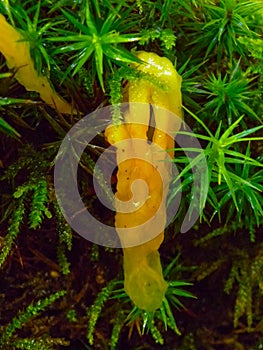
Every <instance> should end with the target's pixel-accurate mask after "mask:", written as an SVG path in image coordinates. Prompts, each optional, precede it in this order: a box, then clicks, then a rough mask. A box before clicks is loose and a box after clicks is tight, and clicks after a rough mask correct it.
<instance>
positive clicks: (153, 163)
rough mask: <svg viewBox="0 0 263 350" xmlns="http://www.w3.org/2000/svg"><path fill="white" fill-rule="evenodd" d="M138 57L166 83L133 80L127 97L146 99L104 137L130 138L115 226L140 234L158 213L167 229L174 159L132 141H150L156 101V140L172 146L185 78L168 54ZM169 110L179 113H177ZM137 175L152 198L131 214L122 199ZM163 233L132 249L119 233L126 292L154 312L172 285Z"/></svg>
mask: <svg viewBox="0 0 263 350" xmlns="http://www.w3.org/2000/svg"><path fill="white" fill-rule="evenodd" d="M138 57H139V58H140V59H141V60H142V61H144V63H143V64H140V65H137V68H138V69H139V70H140V71H142V72H146V73H149V74H152V75H153V77H154V79H156V78H157V79H158V81H159V82H160V83H161V84H162V85H163V86H165V87H166V88H165V89H162V88H161V87H158V86H156V84H154V83H152V82H150V81H149V80H146V79H143V78H138V79H135V80H133V81H131V82H129V83H128V86H127V91H126V98H127V100H128V102H141V103H143V104H131V105H129V111H128V112H126V114H125V115H124V121H125V122H127V123H129V124H128V125H127V124H124V125H110V126H109V127H108V128H107V129H106V131H105V136H106V138H107V140H108V141H109V142H110V143H111V144H115V143H116V142H118V141H121V140H127V142H126V144H127V147H125V149H123V148H120V147H118V146H117V147H116V148H117V150H116V151H117V164H118V173H117V188H116V194H115V197H116V216H115V227H116V231H117V232H118V229H120V228H131V227H132V228H134V231H133V232H134V233H135V234H138V237H140V234H142V233H140V232H139V231H138V232H136V226H137V225H141V224H144V223H146V222H147V220H149V219H150V218H151V217H152V216H154V215H155V216H157V215H158V217H157V220H158V222H160V224H161V225H162V227H163V228H164V227H165V222H166V205H165V198H166V195H167V192H168V187H169V180H170V173H171V163H169V162H160V160H164V159H165V157H166V155H165V152H158V154H157V153H156V152H154V151H152V152H151V154H150V155H149V162H146V161H144V160H142V159H138V157H137V158H136V156H138V155H140V154H141V153H142V149H141V147H140V149H139V147H138V144H136V142H133V139H135V138H137V139H142V140H147V131H148V125H149V120H150V104H151V105H152V108H153V113H154V117H155V129H154V132H153V136H152V142H153V143H155V144H157V145H158V146H160V147H161V148H162V149H164V150H167V149H171V148H173V146H174V140H173V138H171V137H170V136H168V135H167V134H166V133H165V132H164V131H166V130H167V131H168V130H170V131H173V132H176V131H178V130H179V128H180V125H181V122H180V118H181V105H182V101H181V80H182V78H181V77H180V75H179V74H178V73H177V72H176V70H175V68H174V67H173V65H172V63H171V62H170V61H169V60H168V59H167V58H164V57H160V56H158V55H156V54H154V53H149V52H139V53H138ZM160 107H161V108H162V109H160ZM170 112H173V113H174V114H175V115H176V116H177V117H179V118H172V117H171V113H170ZM164 114H166V115H164ZM138 123H143V124H144V125H142V124H138ZM162 130H164V131H162ZM125 152H126V153H128V155H129V158H130V159H126V160H125V154H124V153H125ZM169 154H170V156H173V152H172V151H169ZM157 168H158V169H157ZM160 174H162V176H160ZM165 174H166V175H165ZM167 174H168V175H167ZM136 179H141V180H144V181H145V182H146V183H147V185H148V197H147V199H146V201H145V203H144V204H143V205H142V206H140V205H139V204H140V203H134V207H135V208H134V209H135V210H134V211H133V212H132V213H123V212H121V210H120V209H121V208H122V205H121V204H120V202H119V201H123V202H125V201H128V200H131V199H132V192H131V185H132V183H133V182H134V181H135V180H136ZM163 197H164V198H163ZM118 200H119V201H118ZM121 203H122V202H121ZM137 206H138V209H137V210H136V207H137ZM118 209H119V211H118ZM158 209H159V211H158V212H157V210H158ZM146 229H149V230H151V226H150V224H149V227H147V225H146ZM163 238H164V232H161V233H160V234H159V235H158V236H156V237H155V238H154V239H152V240H150V241H147V242H146V243H143V244H141V245H138V246H132V247H128V248H127V246H129V244H127V243H129V242H127V241H125V238H124V237H123V236H121V235H120V239H121V243H122V246H123V247H124V248H123V254H124V288H125V291H126V292H127V294H128V295H129V296H130V298H131V300H132V301H133V302H134V304H135V305H136V306H138V307H139V308H141V309H144V310H146V311H154V310H156V309H157V308H159V307H160V306H161V303H162V300H163V297H164V295H165V292H166V289H167V283H166V281H165V280H164V278H163V274H162V267H161V262H160V255H159V252H158V249H159V247H160V245H161V243H162V241H163Z"/></svg>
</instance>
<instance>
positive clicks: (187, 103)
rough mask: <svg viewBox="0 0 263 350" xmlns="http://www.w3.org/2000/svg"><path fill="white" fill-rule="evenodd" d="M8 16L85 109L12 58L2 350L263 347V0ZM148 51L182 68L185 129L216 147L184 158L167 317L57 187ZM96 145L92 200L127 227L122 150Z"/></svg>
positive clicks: (46, 8) (171, 236)
mask: <svg viewBox="0 0 263 350" xmlns="http://www.w3.org/2000/svg"><path fill="white" fill-rule="evenodd" d="M0 14H2V15H4V17H5V18H6V19H7V21H8V22H9V23H10V24H11V25H12V26H13V27H15V28H16V29H17V30H18V31H19V32H20V33H21V34H22V35H23V38H24V41H25V42H27V43H29V45H30V55H31V58H32V60H33V62H34V66H35V69H36V71H37V72H38V74H42V75H44V76H46V77H47V78H48V80H49V82H50V84H51V86H53V87H54V89H55V90H56V91H57V92H58V93H59V95H60V96H61V97H63V98H64V99H65V100H67V101H68V102H69V103H70V104H72V106H73V109H72V110H73V111H74V113H73V114H72V115H66V114H61V113H59V112H58V111H56V110H55V109H53V108H51V107H50V106H48V105H47V104H45V102H43V101H42V100H41V99H40V97H39V96H38V94H37V93H35V92H34V91H26V90H25V89H24V87H23V86H22V85H20V84H19V83H18V82H17V80H16V78H15V75H16V73H17V71H16V70H14V69H8V67H7V65H6V60H5V57H4V56H3V55H1V53H0V112H1V115H0V136H1V142H0V149H1V152H0V197H1V203H0V213H1V221H0V232H1V233H0V278H1V287H0V305H1V310H2V312H1V316H0V320H1V326H0V349H43V350H46V349H50V350H51V349H53V350H55V349H78V350H82V349H83V350H84V349H111V350H115V349H116V350H118V349H123V348H125V349H133V350H134V349H171V348H176V349H178V350H203V349H206V350H219V349H220V350H233V349H234V350H259V349H261V348H262V346H263V322H262V315H263V308H262V303H261V300H262V293H263V274H262V271H263V238H262V234H263V232H262V225H263V209H262V208H263V162H262V160H263V156H262V152H263V137H262V132H263V130H262V129H263V102H262V101H263V37H262V34H263V29H262V23H263V2H262V0H251V1H245V0H202V1H201V0H200V1H195V0H185V1H179V0H167V1H165V0H155V1H153V0H137V1H130V0H122V1H115V0H106V1H102V0H92V1H85V0H79V1H68V0H58V1H56V2H54V1H49V0H42V1H38V2H36V1H33V0H19V1H14V0H3V1H1V2H0ZM0 30H1V29H0ZM139 50H144V51H152V52H155V53H157V54H158V55H160V56H166V57H168V58H169V59H170V60H171V61H172V62H173V64H175V66H176V69H177V71H178V72H179V74H180V75H181V76H182V78H183V81H182V95H183V110H184V119H185V121H186V123H187V124H188V125H189V126H190V127H191V128H192V130H193V131H194V133H195V135H196V138H197V139H198V140H199V142H200V143H201V145H202V148H203V153H202V154H201V153H200V150H198V149H196V148H194V147H191V143H190V141H189V147H185V149H183V150H182V149H180V148H178V147H177V146H176V148H175V158H174V163H175V164H176V166H177V168H178V169H179V175H178V176H177V177H175V178H174V179H173V181H172V184H171V189H172V193H171V196H170V198H169V202H170V201H172V200H174V199H176V196H177V193H178V191H179V190H181V191H182V199H181V203H180V208H179V211H178V213H177V215H176V217H175V219H174V221H173V223H171V225H170V226H169V227H168V228H167V230H166V232H165V241H164V243H163V244H162V246H161V249H160V254H161V258H162V265H163V267H164V275H165V278H166V280H167V281H168V285H169V287H168V289H167V293H166V296H165V298H164V300H163V303H162V306H161V308H160V309H158V310H156V311H155V312H152V313H149V312H145V311H144V310H140V309H138V308H136V307H134V305H133V304H132V302H131V301H130V299H129V297H128V296H127V294H126V293H125V291H124V289H123V275H122V253H121V251H120V250H117V249H116V250H113V249H109V248H105V247H98V246H96V245H94V244H92V243H91V242H88V241H86V240H85V239H84V238H82V237H80V236H78V235H77V234H76V233H74V232H72V230H71V228H70V227H69V226H68V224H67V222H66V221H65V219H64V217H63V215H62V213H61V211H60V208H59V205H58V203H57V201H56V196H55V191H54V185H53V169H54V162H55V157H56V155H57V152H58V149H59V146H60V143H61V141H62V140H63V138H64V137H65V135H66V133H67V132H68V131H69V130H70V128H71V127H72V126H73V125H74V124H75V123H76V122H77V121H78V120H79V119H81V118H82V116H83V115H86V114H87V113H90V112H92V111H94V110H95V109H97V108H99V107H102V106H105V105H109V104H114V105H117V106H118V104H119V103H120V102H122V98H123V88H125V85H126V83H127V81H130V80H133V79H135V78H138V77H140V75H142V74H143V73H140V72H138V71H137V70H136V69H135V68H134V67H133V66H132V63H134V62H137V61H138V59H137V58H136V55H135V52H136V51H139ZM17 69H18V70H19V67H18V68H17ZM144 78H146V79H150V80H151V81H152V82H153V83H154V84H159V82H158V80H157V79H156V80H154V79H153V78H152V77H151V76H147V75H146V74H145V75H144ZM180 134H181V135H185V137H188V136H189V133H188V132H187V131H185V130H183V129H182V130H181V131H180ZM190 139H191V137H189V140H190ZM93 141H94V142H93ZM93 141H92V142H93V144H92V145H90V146H88V147H87V148H86V150H85V152H84V154H83V155H82V158H81V162H80V167H79V189H80V193H81V196H82V199H83V202H85V204H86V206H87V208H88V209H89V210H90V211H91V212H92V213H94V215H95V216H96V217H98V218H100V219H101V220H103V222H105V223H108V224H112V223H113V220H114V218H113V215H112V213H108V212H105V215H104V214H103V215H102V214H101V213H102V210H101V207H100V205H99V203H98V199H97V197H96V196H95V194H94V189H93V184H92V176H91V175H92V171H93V168H94V164H95V162H96V159H97V157H98V156H99V155H100V154H101V152H102V151H103V149H104V148H105V147H107V144H106V142H105V140H104V138H103V135H98V136H97V138H96V139H94V140H93ZM185 152H190V153H194V154H195V155H196V157H195V158H193V159H192V160H191V161H189V159H188V158H187V156H186V153H185ZM203 156H205V158H206V161H207V165H208V175H209V176H208V183H205V184H204V186H206V185H208V194H207V195H206V194H204V193H202V192H201V193H200V194H199V197H198V200H197V203H198V206H199V207H200V208H201V215H200V220H199V221H198V222H197V223H196V224H195V226H194V227H193V228H192V229H191V230H190V231H189V232H187V233H185V234H179V230H180V226H181V222H182V221H183V219H184V216H185V214H186V212H187V210H188V208H189V206H190V203H191V202H192V200H193V192H192V184H193V175H192V168H194V167H195V165H196V164H197V163H198V161H199V160H200V159H202V158H201V157H203ZM97 175H98V181H99V182H100V183H101V184H102V185H103V190H104V192H105V193H108V188H107V186H106V185H105V182H104V179H103V174H100V173H98V174H97ZM179 180H180V181H179ZM112 181H113V186H115V185H116V183H115V182H114V178H113V179H112ZM204 181H205V180H204ZM206 181H207V180H206ZM169 202H168V204H169Z"/></svg>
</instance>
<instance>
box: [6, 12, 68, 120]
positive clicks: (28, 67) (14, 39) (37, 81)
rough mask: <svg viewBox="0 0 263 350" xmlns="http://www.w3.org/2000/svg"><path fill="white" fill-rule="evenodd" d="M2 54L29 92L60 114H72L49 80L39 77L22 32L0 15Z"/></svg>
mask: <svg viewBox="0 0 263 350" xmlns="http://www.w3.org/2000/svg"><path fill="white" fill-rule="evenodd" d="M0 52H1V53H2V54H3V55H4V56H5V59H6V64H7V66H8V68H9V69H14V70H15V72H16V74H15V77H16V79H17V81H18V82H19V83H20V84H22V85H23V86H24V87H25V88H26V90H27V91H36V92H38V93H39V94H40V97H41V98H42V100H43V101H45V102H46V103H47V104H48V105H50V106H51V107H53V108H56V109H57V110H58V111H59V112H60V113H68V114H70V113H72V107H71V106H70V104H69V103H67V102H66V101H65V100H63V99H62V98H61V97H60V96H58V94H57V93H56V92H55V91H54V90H53V89H52V88H51V86H50V84H49V82H48V79H47V78H46V77H44V76H41V75H40V76H39V75H38V74H37V72H36V70H35V68H34V62H33V61H32V58H31V56H30V46H29V43H28V42H27V41H25V38H24V37H23V35H22V34H20V32H18V31H17V30H16V29H15V28H13V27H12V26H11V25H10V24H9V23H7V21H6V19H5V17H4V16H3V15H1V14H0Z"/></svg>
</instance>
